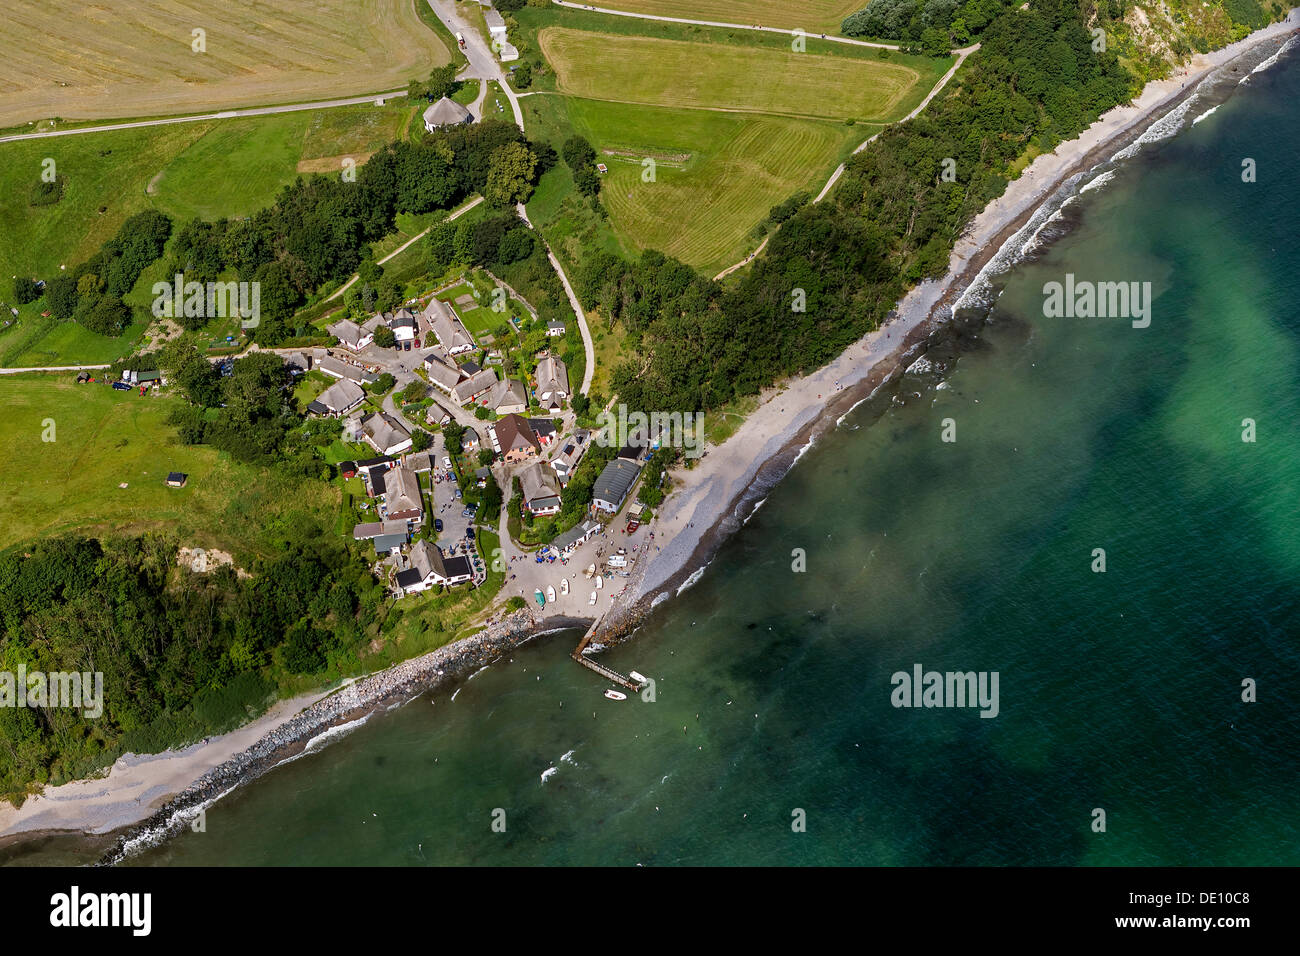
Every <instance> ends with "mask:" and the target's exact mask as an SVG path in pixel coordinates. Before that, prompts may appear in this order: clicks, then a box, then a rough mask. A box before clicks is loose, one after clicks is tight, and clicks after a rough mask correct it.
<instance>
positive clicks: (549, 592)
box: [546, 587, 555, 604]
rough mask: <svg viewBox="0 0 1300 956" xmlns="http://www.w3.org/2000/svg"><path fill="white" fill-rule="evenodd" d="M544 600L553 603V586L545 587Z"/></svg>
mask: <svg viewBox="0 0 1300 956" xmlns="http://www.w3.org/2000/svg"><path fill="white" fill-rule="evenodd" d="M546 600H547V601H549V602H550V603H551V604H554V603H555V588H553V587H547V589H546Z"/></svg>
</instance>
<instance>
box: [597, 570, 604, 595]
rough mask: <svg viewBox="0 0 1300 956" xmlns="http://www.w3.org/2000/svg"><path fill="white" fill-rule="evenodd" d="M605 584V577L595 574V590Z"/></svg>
mask: <svg viewBox="0 0 1300 956" xmlns="http://www.w3.org/2000/svg"><path fill="white" fill-rule="evenodd" d="M604 586H605V579H604V578H603V577H602V576H601V575H599V574H598V575H596V590H597V591H599V590H600V589H601V588H603V587H604Z"/></svg>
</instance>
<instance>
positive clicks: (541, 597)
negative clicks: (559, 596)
mask: <svg viewBox="0 0 1300 956" xmlns="http://www.w3.org/2000/svg"><path fill="white" fill-rule="evenodd" d="M533 597H535V598H537V604H538V606H539V607H546V595H545V594H543V593H542V592H541V590H540V589H538V590H536V591H534V592H533Z"/></svg>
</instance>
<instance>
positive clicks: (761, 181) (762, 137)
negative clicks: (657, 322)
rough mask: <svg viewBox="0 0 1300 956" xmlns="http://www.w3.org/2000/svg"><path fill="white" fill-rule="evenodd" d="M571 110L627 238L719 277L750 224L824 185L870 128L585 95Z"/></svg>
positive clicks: (613, 214)
mask: <svg viewBox="0 0 1300 956" xmlns="http://www.w3.org/2000/svg"><path fill="white" fill-rule="evenodd" d="M525 102H528V101H527V100H526V101H525ZM568 113H569V121H570V122H571V123H572V124H573V127H574V128H575V129H576V130H577V131H578V132H579V133H581V134H582V135H583V136H585V137H586V138H587V139H588V140H590V141H591V143H592V144H593V145H594V146H595V147H596V151H597V153H598V154H599V156H598V159H599V161H600V162H603V163H605V164H606V165H607V166H608V167H609V172H608V173H607V174H606V175H605V176H604V188H603V189H602V190H601V202H602V203H603V204H604V205H605V207H606V208H607V209H608V210H609V213H610V221H611V223H612V224H613V225H614V227H615V229H616V231H617V232H618V234H619V235H620V237H621V238H622V239H623V241H624V242H625V243H626V244H627V245H628V246H629V247H630V248H632V249H646V248H650V249H658V250H659V251H661V252H663V253H665V254H667V255H670V256H673V257H675V258H677V259H680V260H682V261H683V262H686V263H689V264H690V265H692V266H695V267H696V268H699V269H701V270H702V271H705V272H707V273H708V274H710V275H712V274H713V273H714V272H716V271H718V270H719V269H721V268H723V267H724V266H727V265H730V264H731V263H732V262H734V261H736V260H737V259H738V258H739V257H740V256H742V255H743V254H744V250H745V244H746V242H747V236H748V233H749V231H750V230H751V229H752V228H753V227H754V225H755V224H756V223H757V222H758V221H759V220H761V219H762V218H763V217H764V216H766V215H767V212H768V210H769V209H771V207H772V206H774V205H776V204H777V203H779V202H781V201H783V200H784V199H786V198H787V197H789V196H791V195H792V194H794V193H796V192H798V191H800V190H801V189H813V190H815V189H816V188H817V186H816V185H815V184H819V183H820V181H821V180H823V179H824V178H825V177H826V176H828V175H829V174H830V172H831V170H832V169H834V167H835V164H836V163H837V162H839V159H840V157H841V156H842V155H843V153H845V152H846V151H848V150H850V149H852V147H853V146H854V145H856V143H857V142H858V141H860V140H861V139H862V138H864V137H865V136H867V135H870V132H871V128H870V127H862V126H858V127H847V126H843V125H842V124H838V125H833V124H830V123H819V122H812V121H808V120H800V119H793V118H787V117H779V116H750V115H746V114H741V113H723V112H713V111H708V110H691V111H687V112H675V111H672V110H667V109H663V108H659V107H643V106H632V105H627V104H615V103H604V102H599V101H594V100H579V99H569V100H568ZM647 157H649V158H652V159H655V162H656V166H655V176H654V181H653V182H645V181H643V179H642V174H643V170H644V167H643V165H642V163H643V160H644V159H645V158H647Z"/></svg>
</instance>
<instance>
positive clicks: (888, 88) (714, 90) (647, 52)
mask: <svg viewBox="0 0 1300 956" xmlns="http://www.w3.org/2000/svg"><path fill="white" fill-rule="evenodd" d="M538 43H539V44H540V46H541V49H542V52H543V54H544V55H545V56H546V59H547V60H548V61H549V62H550V64H551V66H552V67H554V69H555V73H556V84H557V87H558V88H559V89H560V90H561V91H562V92H564V93H568V94H571V95H573V96H581V97H589V98H593V99H607V100H615V101H620V102H627V103H642V104H646V105H653V106H670V107H677V108H683V107H685V108H706V109H724V110H736V111H743V112H755V113H778V114H783V115H789V116H803V117H810V118H816V119H831V120H848V119H853V120H859V121H861V120H867V121H875V122H889V121H891V120H893V119H897V118H899V117H901V116H902V115H904V114H905V113H906V109H905V106H906V104H908V103H909V102H910V101H911V99H912V97H909V95H908V94H909V93H910V92H911V91H912V90H913V89H914V88H915V87H917V86H918V84H919V82H920V81H921V79H922V77H921V74H920V73H919V72H918V71H917V70H915V69H912V68H911V67H910V66H906V65H903V64H902V63H894V62H885V61H880V60H876V59H871V58H865V57H864V58H850V57H844V56H837V57H832V56H823V55H819V54H818V53H816V52H813V51H812V50H809V51H807V52H804V53H795V52H793V51H792V50H773V49H768V48H763V47H747V46H729V45H725V44H705V43H694V42H690V41H683V40H666V39H659V38H654V37H642V36H615V35H608V34H600V33H591V32H587V31H583V30H571V29H568V28H564V27H547V28H546V29H544V30H542V31H541V32H540V33H539V34H538Z"/></svg>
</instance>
